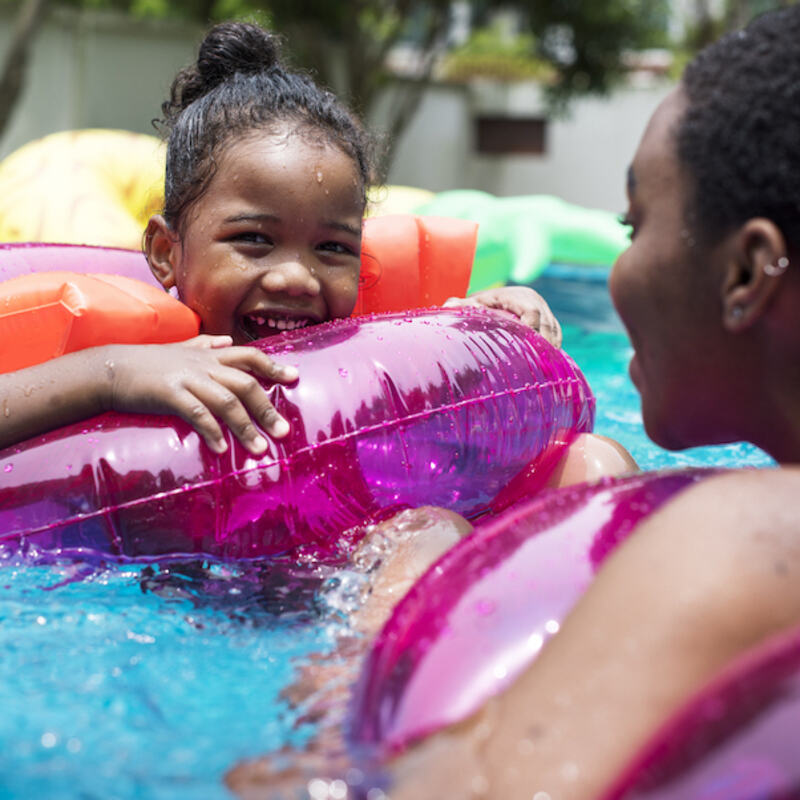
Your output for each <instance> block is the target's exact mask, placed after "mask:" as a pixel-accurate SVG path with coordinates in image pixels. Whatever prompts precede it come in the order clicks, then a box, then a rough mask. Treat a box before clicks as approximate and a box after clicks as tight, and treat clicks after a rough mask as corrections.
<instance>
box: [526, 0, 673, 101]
mask: <svg viewBox="0 0 800 800" xmlns="http://www.w3.org/2000/svg"><path fill="white" fill-rule="evenodd" d="M519 5H520V7H521V8H522V9H523V10H524V11H525V13H526V15H527V19H528V24H529V25H530V27H531V29H532V30H533V31H535V32H536V34H537V36H538V41H539V56H540V57H541V58H543V59H544V60H545V61H547V62H549V63H550V64H551V65H552V66H553V68H554V69H555V70H556V72H557V74H558V80H557V81H556V82H554V83H553V84H551V85H550V86H549V87H548V91H549V92H550V95H551V99H553V100H554V101H556V102H557V103H562V104H563V103H564V102H565V101H567V100H569V99H570V98H571V97H573V96H574V95H576V94H583V93H606V92H607V91H608V90H609V89H610V88H612V87H613V86H614V85H615V84H616V83H617V82H618V81H619V80H620V79H621V78H622V76H623V75H624V73H625V71H626V68H625V64H624V55H625V53H626V52H629V51H632V50H641V49H644V48H647V47H658V46H663V45H664V44H666V43H667V27H668V21H669V11H670V4H669V2H668V0H605V1H604V2H602V3H600V2H596V0H521V2H520V3H519Z"/></svg>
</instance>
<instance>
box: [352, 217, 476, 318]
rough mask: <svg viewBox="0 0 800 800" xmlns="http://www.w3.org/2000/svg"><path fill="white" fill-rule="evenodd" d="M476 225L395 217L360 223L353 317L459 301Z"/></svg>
mask: <svg viewBox="0 0 800 800" xmlns="http://www.w3.org/2000/svg"><path fill="white" fill-rule="evenodd" d="M477 239H478V225H477V223H475V222H469V221H468V220H463V219H449V218H447V217H415V216H412V215H410V214H396V215H390V216H385V217H370V218H369V219H366V220H364V234H363V237H362V240H361V279H360V283H361V285H360V288H359V293H358V300H357V301H356V307H355V310H354V311H353V314H354V315H358V314H371V313H378V312H382V311H405V310H406V309H411V308H425V307H427V306H440V305H441V304H442V303H444V301H445V300H447V299H448V298H449V297H464V296H465V295H466V293H467V287H468V286H469V278H470V273H471V271H472V261H473V259H474V258H475V245H476V242H477Z"/></svg>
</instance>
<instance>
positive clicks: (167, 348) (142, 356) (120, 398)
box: [103, 335, 297, 455]
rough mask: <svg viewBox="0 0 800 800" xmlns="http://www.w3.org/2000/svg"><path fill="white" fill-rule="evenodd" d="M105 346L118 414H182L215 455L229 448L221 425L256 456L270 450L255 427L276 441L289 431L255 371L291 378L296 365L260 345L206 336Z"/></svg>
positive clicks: (278, 378)
mask: <svg viewBox="0 0 800 800" xmlns="http://www.w3.org/2000/svg"><path fill="white" fill-rule="evenodd" d="M103 350H104V351H105V356H106V360H105V364H104V365H105V370H106V375H107V377H108V378H109V380H110V384H111V385H110V403H109V407H110V408H112V409H114V410H116V411H133V412H142V413H161V414H163V413H166V414H177V415H178V416H179V417H182V418H183V419H185V420H186V421H187V422H188V423H190V424H191V425H192V426H193V427H194V428H195V430H196V431H197V432H198V433H199V434H200V435H201V436H202V437H203V439H205V441H206V443H207V444H208V446H209V447H210V448H211V449H212V450H213V451H214V452H215V453H224V452H225V451H226V450H227V449H228V445H227V443H226V441H225V437H224V436H223V432H222V427H221V425H220V422H222V423H224V424H225V425H227V426H228V427H229V428H230V429H231V430H232V431H233V433H234V435H235V436H236V438H237V439H239V441H240V442H241V443H242V444H243V445H244V446H245V447H246V448H247V449H248V450H249V451H250V452H251V453H253V454H254V455H261V454H262V453H263V452H264V451H265V450H266V449H267V441H266V439H264V437H263V436H262V435H261V433H260V432H259V430H258V428H257V427H256V424H257V425H259V426H260V427H261V428H263V429H264V430H265V431H266V432H267V433H268V434H269V435H270V436H272V437H273V438H275V439H280V438H281V437H283V436H286V434H287V433H288V432H289V423H288V422H287V421H286V420H285V419H284V418H283V417H282V416H281V415H280V414H278V412H277V411H276V410H275V408H274V407H273V405H272V403H270V401H269V398H268V396H267V392H266V390H265V389H264V388H263V387H262V386H261V384H260V383H259V382H258V380H257V379H256V376H258V377H261V378H266V379H267V380H270V381H275V382H277V383H292V382H293V381H295V380H297V370H296V369H295V368H294V367H282V366H280V365H278V364H275V363H274V362H273V361H272V359H270V358H269V357H268V356H267V355H265V354H264V353H262V352H261V351H260V350H257V349H256V348H255V347H233V346H232V339H231V337H230V336H207V335H202V336H197V337H196V338H194V339H189V340H188V341H186V342H179V343H177V344H163V345H152V344H149V345H112V346H109V347H106V348H103ZM218 420H219V421H218ZM254 422H255V423H256V424H254Z"/></svg>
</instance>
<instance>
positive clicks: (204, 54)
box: [161, 22, 281, 126]
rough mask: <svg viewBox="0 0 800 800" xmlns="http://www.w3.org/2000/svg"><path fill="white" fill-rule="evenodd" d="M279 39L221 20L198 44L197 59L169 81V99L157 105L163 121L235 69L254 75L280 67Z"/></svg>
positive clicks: (243, 23) (234, 73)
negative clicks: (159, 105)
mask: <svg viewBox="0 0 800 800" xmlns="http://www.w3.org/2000/svg"><path fill="white" fill-rule="evenodd" d="M280 66H281V59H280V41H279V39H278V37H277V36H276V35H275V34H273V33H270V32H269V31H266V30H264V29H263V28H260V27H259V26H258V25H253V24H250V23H247V22H223V23H220V24H219V25H216V26H215V27H213V28H212V29H211V30H210V31H209V32H208V34H206V37H205V39H203V41H202V43H201V44H200V50H199V53H198V55H197V62H196V63H195V64H192V65H191V66H189V67H186V68H185V69H182V70H181V71H180V72H179V73H178V74H177V75H176V76H175V80H174V81H173V82H172V88H171V89H170V97H169V100H167V101H165V102H164V103H163V104H162V106H161V111H162V113H163V114H164V122H166V123H167V125H168V126H169V125H170V123H171V122H172V121H173V120H174V118H175V117H176V116H177V115H178V114H180V112H181V111H183V109H184V108H186V107H187V106H188V105H190V104H191V103H193V102H194V101H195V100H197V99H198V98H199V97H203V96H204V95H206V94H208V92H210V91H211V90H212V89H214V88H215V87H216V86H219V84H221V83H223V82H224V81H226V80H228V79H229V78H232V77H233V76H234V75H236V73H240V74H243V75H254V74H257V73H259V72H265V71H266V70H269V69H271V68H273V67H280Z"/></svg>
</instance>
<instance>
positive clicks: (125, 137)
mask: <svg viewBox="0 0 800 800" xmlns="http://www.w3.org/2000/svg"><path fill="white" fill-rule="evenodd" d="M164 157H165V150H164V146H163V144H162V143H161V141H160V140H159V139H158V138H156V137H155V136H146V135H144V134H139V133H131V132H129V131H115V130H82V131H65V132H63V133H54V134H51V135H50V136H45V137H44V138H43V139H37V140H36V141H33V142H29V143H28V144H26V145H25V146H23V147H21V148H20V149H19V150H16V151H15V152H14V153H12V154H11V155H9V156H8V157H7V158H6V159H5V160H4V161H2V163H0V241H3V242H61V243H66V244H94V245H105V246H107V247H124V248H129V249H133V250H139V249H141V246H142V232H143V231H144V228H145V225H146V224H147V220H148V219H149V218H150V215H151V214H154V213H156V212H158V211H159V210H160V209H161V206H162V204H163V197H164V194H163V192H164Z"/></svg>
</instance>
